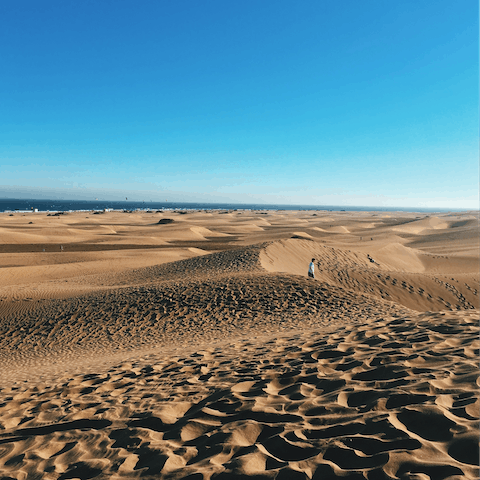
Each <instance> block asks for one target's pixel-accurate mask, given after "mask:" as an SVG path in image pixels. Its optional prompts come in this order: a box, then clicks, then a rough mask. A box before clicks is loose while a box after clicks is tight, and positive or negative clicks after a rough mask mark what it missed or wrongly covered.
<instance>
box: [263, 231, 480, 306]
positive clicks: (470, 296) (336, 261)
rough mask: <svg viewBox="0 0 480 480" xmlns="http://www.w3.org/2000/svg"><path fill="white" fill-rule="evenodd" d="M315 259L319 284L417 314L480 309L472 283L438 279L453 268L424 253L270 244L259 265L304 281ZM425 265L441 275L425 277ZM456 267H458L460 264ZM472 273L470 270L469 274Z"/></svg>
mask: <svg viewBox="0 0 480 480" xmlns="http://www.w3.org/2000/svg"><path fill="white" fill-rule="evenodd" d="M311 258H315V259H316V262H315V263H316V268H317V273H316V278H317V279H318V280H320V281H323V282H326V283H328V284H330V285H338V286H342V287H344V288H347V289H349V290H351V291H353V292H357V293H367V294H370V295H374V296H376V297H378V298H382V299H384V300H390V301H394V302H397V303H398V304H400V305H403V306H405V307H407V308H411V309H414V310H417V311H439V310H446V309H461V310H463V309H472V308H477V306H478V296H477V294H476V293H475V292H476V290H475V289H473V290H472V287H471V284H469V283H465V282H463V283H460V282H459V281H452V280H451V278H445V275H442V276H439V271H441V270H442V268H441V267H442V266H443V267H446V266H448V264H447V265H446V264H445V261H444V260H443V259H440V261H441V262H440V265H439V264H438V263H437V262H435V259H432V258H431V257H428V256H425V255H424V254H423V253H422V252H419V251H416V250H414V249H412V248H408V247H405V246H403V245H400V244H388V245H386V246H385V247H382V248H380V249H379V250H376V251H375V253H372V254H371V255H370V254H369V253H364V252H359V251H357V252H354V251H352V250H345V249H340V248H333V247H328V246H325V245H323V244H320V243H317V242H313V241H308V240H302V239H290V240H282V241H279V242H273V243H271V244H269V245H268V246H267V247H265V248H264V249H263V250H262V252H261V254H260V257H259V260H260V264H261V266H262V267H263V268H264V269H266V270H267V271H270V272H285V273H289V274H294V275H302V276H304V275H305V272H306V270H307V268H308V264H309V262H310V260H311ZM466 263H467V264H468V262H466ZM426 265H427V266H429V271H430V270H432V269H433V266H434V265H436V266H437V267H438V271H437V272H436V273H435V274H431V273H429V272H426V273H425V274H424V275H421V273H422V272H425V271H426ZM455 265H457V268H458V264H455ZM460 265H462V264H460ZM470 270H471V265H470V266H469V270H466V272H468V271H470ZM448 271H450V270H448V269H447V270H446V271H445V273H447V272H448ZM454 280H455V279H454ZM475 281H476V280H475Z"/></svg>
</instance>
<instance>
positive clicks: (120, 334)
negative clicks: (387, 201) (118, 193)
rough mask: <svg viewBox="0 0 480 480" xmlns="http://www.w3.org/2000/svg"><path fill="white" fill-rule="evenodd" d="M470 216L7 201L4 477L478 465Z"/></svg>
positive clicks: (322, 476) (405, 472)
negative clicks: (50, 208)
mask: <svg viewBox="0 0 480 480" xmlns="http://www.w3.org/2000/svg"><path fill="white" fill-rule="evenodd" d="M478 226H479V213H478V211H472V212H451V213H438V214H433V213H428V214H427V213H421V212H411V213H410V212H393V211H392V212H384V211H381V212H357V211H356V212H352V211H347V212H342V211H321V210H318V211H281V210H278V211H275V210H255V211H249V210H218V211H205V210H202V211H151V212H148V211H129V212H122V211H106V212H103V211H92V212H65V213H61V212H58V213H56V214H52V213H46V212H36V213H34V212H13V213H0V333H1V335H0V342H1V344H0V479H5V480H6V479H16V480H30V479H49V480H50V479H52V480H57V479H58V480H63V479H74V478H75V479H76V478H80V479H82V480H83V479H90V478H92V479H98V480H100V479H127V478H128V479H130V478H142V479H154V478H155V479H158V478H160V479H187V478H188V479H192V480H193V479H205V480H210V479H212V480H213V479H219V480H220V479H277V480H284V479H294V480H296V479H315V480H329V479H334V478H346V479H350V480H359V479H366V480H383V479H385V480H393V479H412V480H413V479H415V480H428V479H431V480H437V479H438V480H443V479H450V480H459V479H476V478H478V476H479V469H478V463H479V458H478V438H479V428H478V420H479V407H480V402H479V380H478V379H479V365H478V364H479V355H478V353H479V351H478V347H479V307H480V303H479V289H480V274H479V260H480V259H479V251H480V250H479V247H480V245H479V235H478V233H479V230H478ZM312 259H314V265H315V278H314V279H312V278H308V276H307V270H308V266H309V263H310V262H311V261H312Z"/></svg>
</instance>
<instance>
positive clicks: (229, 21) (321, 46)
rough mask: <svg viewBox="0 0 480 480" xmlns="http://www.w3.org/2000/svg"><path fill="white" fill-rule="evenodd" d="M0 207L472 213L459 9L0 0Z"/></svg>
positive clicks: (473, 95)
mask: <svg viewBox="0 0 480 480" xmlns="http://www.w3.org/2000/svg"><path fill="white" fill-rule="evenodd" d="M0 27H1V28H0V58H1V59H2V74H1V75H0V91H1V94H0V95H1V96H0V197H17V198H18V197H23V198H25V197H37V198H40V197H53V196H54V197H56V198H58V197H62V198H84V199H94V198H100V199H111V200H120V199H123V198H125V197H126V196H128V197H129V199H132V200H133V199H138V200H164V199H166V198H168V199H169V200H170V201H208V202H217V201H218V202H223V201H233V202H241V203H250V202H258V203H284V204H313V205H358V206H360V205H361V206H399V207H416V206H417V207H439V208H449V207H452V208H478V179H479V172H478V170H479V167H478V128H479V121H478V60H477V59H478V5H477V2H476V1H473V0H462V1H461V2H452V1H451V0H436V1H433V0H431V1H426V0H415V1H409V0H402V1H401V2H395V1H385V0H379V1H374V0H371V1H370V0H365V1H361V2H360V1H358V0H342V1H334V0H329V1H323V0H314V1H293V0H291V1H283V0H275V1H270V0H262V1H258V0H256V1H250V0H242V1H235V0H232V1H224V0H218V1H217V0H215V1H211V0H201V1H199V0H192V1H190V0H179V1H160V0H156V1H147V0H142V1H140V2H138V1H133V0H132V1H125V0H111V1H107V0H95V1H88V0H84V1H69V0H59V1H49V0H43V1H41V2H38V1H36V0H35V1H26V0H6V1H3V2H1V3H0Z"/></svg>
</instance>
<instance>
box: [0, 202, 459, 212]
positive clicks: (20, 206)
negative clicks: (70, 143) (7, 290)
mask: <svg viewBox="0 0 480 480" xmlns="http://www.w3.org/2000/svg"><path fill="white" fill-rule="evenodd" d="M104 210H116V211H135V210H144V211H153V210H155V211H157V210H167V211H171V210H183V211H188V210H277V211H278V210H316V211H332V212H395V211H396V212H421V213H445V212H460V211H464V210H462V209H434V208H420V207H419V208H402V207H363V206H342V205H281V204H277V205H272V204H268V205H267V204H257V203H205V202H199V203H193V202H168V201H165V202H152V201H149V202H144V201H130V200H125V201H111V200H46V199H18V198H5V199H1V198H0V212H23V213H25V212H32V211H38V212H74V211H80V212H90V211H104Z"/></svg>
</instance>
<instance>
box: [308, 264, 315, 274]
mask: <svg viewBox="0 0 480 480" xmlns="http://www.w3.org/2000/svg"><path fill="white" fill-rule="evenodd" d="M308 271H309V272H310V273H311V274H313V275H315V265H314V264H313V262H310V265H309V266H308Z"/></svg>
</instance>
